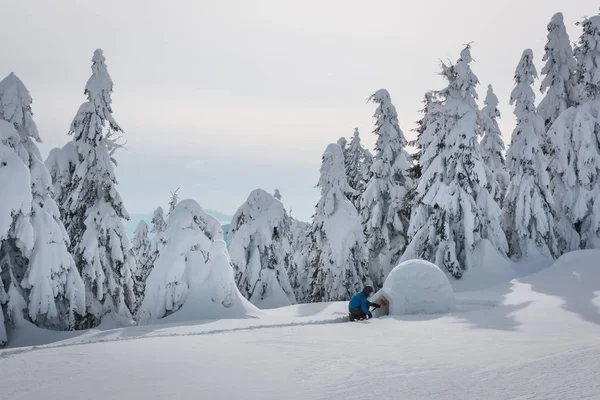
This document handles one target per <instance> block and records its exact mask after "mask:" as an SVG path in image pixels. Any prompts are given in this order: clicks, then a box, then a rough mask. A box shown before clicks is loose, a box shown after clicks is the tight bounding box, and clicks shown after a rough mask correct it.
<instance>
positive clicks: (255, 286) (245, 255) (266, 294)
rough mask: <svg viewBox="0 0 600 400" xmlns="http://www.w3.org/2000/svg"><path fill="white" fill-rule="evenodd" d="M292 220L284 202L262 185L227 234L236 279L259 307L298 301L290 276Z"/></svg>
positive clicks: (242, 290) (251, 196) (243, 206)
mask: <svg viewBox="0 0 600 400" xmlns="http://www.w3.org/2000/svg"><path fill="white" fill-rule="evenodd" d="M291 222H292V221H291V219H290V217H289V216H288V214H287V212H286V211H285V209H284V208H283V204H282V203H281V202H280V201H279V200H277V199H275V197H273V196H272V195H270V194H269V193H267V192H266V191H264V190H262V189H256V190H254V191H252V193H250V195H249V196H248V199H247V200H246V202H245V203H244V204H243V205H242V206H241V207H240V208H238V210H237V211H236V213H235V214H234V215H233V219H232V220H231V226H230V228H229V232H228V234H227V238H228V240H229V243H230V245H229V254H230V256H231V263H232V264H233V270H234V271H235V279H236V283H237V286H238V289H239V290H240V292H241V293H242V295H244V297H246V298H247V299H248V300H250V302H251V303H252V304H254V305H255V306H257V307H258V308H276V307H283V306H288V305H290V304H295V303H296V297H295V296H294V292H293V290H292V287H291V286H290V281H289V277H288V270H289V268H290V263H291V262H292V249H291V243H290V241H291V231H290V228H291Z"/></svg>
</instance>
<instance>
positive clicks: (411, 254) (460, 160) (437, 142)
mask: <svg viewBox="0 0 600 400" xmlns="http://www.w3.org/2000/svg"><path fill="white" fill-rule="evenodd" d="M471 60H472V59H471V52H470V47H469V46H467V47H466V48H465V49H464V50H463V51H462V52H461V57H460V59H459V60H458V61H457V63H456V64H454V65H449V66H447V65H444V64H442V76H443V77H444V78H446V80H447V81H448V86H447V87H446V88H444V89H443V90H442V91H440V96H441V98H442V103H441V104H439V107H437V110H436V117H435V121H436V122H435V124H434V123H431V124H429V126H428V127H427V128H426V130H425V132H423V139H422V140H424V141H425V143H426V144H427V145H426V146H425V151H424V152H423V154H422V155H421V157H420V159H419V164H420V165H421V172H422V175H421V179H420V181H419V184H418V186H417V195H416V207H415V208H414V209H413V214H412V218H411V222H410V227H409V236H410V239H411V241H410V244H409V245H408V247H407V249H406V251H405V253H404V255H403V256H402V259H401V260H407V259H412V258H421V259H425V260H428V261H431V262H433V263H435V264H436V265H438V266H440V267H441V268H444V269H446V270H447V271H448V272H449V273H450V274H451V275H452V276H454V277H455V278H461V277H462V275H463V272H464V271H465V270H467V269H470V268H471V267H473V266H474V262H473V260H471V258H470V255H471V251H472V250H473V248H474V246H475V244H476V243H477V242H478V241H479V240H480V239H487V240H489V241H490V243H491V244H492V246H493V247H495V248H496V249H497V250H498V251H499V252H500V254H502V255H505V254H506V251H507V247H508V246H507V243H506V237H505V236H504V233H503V232H502V228H501V227H500V208H499V207H498V205H497V204H496V202H495V201H494V199H493V197H492V196H491V194H490V192H489V191H488V190H487V189H486V185H487V181H486V169H485V166H484V164H483V159H482V157H481V148H480V146H479V144H478V142H477V134H478V133H479V132H481V129H480V126H479V125H480V122H481V116H480V115H479V114H480V111H479V110H478V108H477V104H476V102H475V99H476V98H477V93H476V91H475V86H476V85H477V84H478V79H477V76H475V74H474V73H473V71H471V67H470V65H469V64H470V63H471ZM478 261H479V260H478Z"/></svg>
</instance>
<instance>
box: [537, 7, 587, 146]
mask: <svg viewBox="0 0 600 400" xmlns="http://www.w3.org/2000/svg"><path fill="white" fill-rule="evenodd" d="M547 37H548V41H547V42H546V46H545V48H544V51H545V53H544V58H543V61H545V62H546V64H545V65H544V68H542V75H543V76H544V79H543V80H542V84H541V86H540V91H541V92H542V93H546V95H545V96H544V98H543V99H542V101H541V102H540V104H539V106H538V114H539V116H540V117H541V118H542V120H543V121H544V125H545V132H544V134H543V136H542V142H541V145H542V148H543V150H544V153H548V151H549V147H548V146H549V145H550V143H549V139H548V137H547V136H546V132H547V131H548V130H549V129H550V127H551V126H552V124H553V123H554V121H556V118H558V116H559V115H560V114H561V113H563V112H564V111H565V110H566V109H567V108H569V107H572V106H575V105H577V97H578V95H577V90H576V84H575V70H576V64H575V58H574V57H573V49H572V48H571V41H570V40H569V35H568V34H567V29H566V28H565V23H564V19H563V15H562V13H556V14H554V15H553V16H552V19H551V20H550V22H549V23H548V36H547Z"/></svg>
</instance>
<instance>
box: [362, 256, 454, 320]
mask: <svg viewBox="0 0 600 400" xmlns="http://www.w3.org/2000/svg"><path fill="white" fill-rule="evenodd" d="M371 300H372V301H373V302H378V301H380V300H384V301H385V303H386V304H387V306H386V307H383V308H382V309H380V310H377V311H378V312H377V313H375V316H376V317H377V316H381V315H385V314H388V313H389V315H405V314H437V313H443V312H447V311H451V310H452V309H453V308H454V290H453V289H452V285H451V284H450V281H448V278H447V277H446V274H444V273H443V272H442V270H441V269H440V268H439V267H437V266H435V265H434V264H432V263H430V262H429V261H425V260H408V261H404V262H403V263H401V264H399V265H398V266H397V267H395V268H394V269H393V270H392V272H390V274H389V275H388V277H387V279H386V280H385V283H384V284H383V288H382V289H381V290H380V291H378V292H377V293H376V294H375V295H374V296H373V298H372V299H371ZM378 314H379V315H378Z"/></svg>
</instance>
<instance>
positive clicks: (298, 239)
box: [288, 218, 311, 303]
mask: <svg viewBox="0 0 600 400" xmlns="http://www.w3.org/2000/svg"><path fill="white" fill-rule="evenodd" d="M310 227H311V226H310V224H309V223H307V222H302V221H299V220H297V219H295V218H292V226H291V234H292V241H291V245H292V261H291V263H290V269H289V270H288V276H289V278H290V286H291V287H292V290H293V291H294V295H295V296H296V301H297V302H298V303H306V302H308V301H309V298H310V293H309V289H310V288H309V283H308V267H309V266H308V262H307V259H308V250H307V249H308V234H309V232H310Z"/></svg>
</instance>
